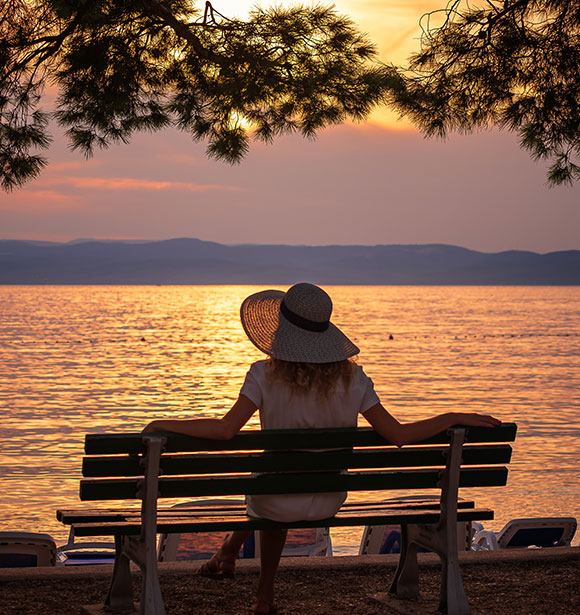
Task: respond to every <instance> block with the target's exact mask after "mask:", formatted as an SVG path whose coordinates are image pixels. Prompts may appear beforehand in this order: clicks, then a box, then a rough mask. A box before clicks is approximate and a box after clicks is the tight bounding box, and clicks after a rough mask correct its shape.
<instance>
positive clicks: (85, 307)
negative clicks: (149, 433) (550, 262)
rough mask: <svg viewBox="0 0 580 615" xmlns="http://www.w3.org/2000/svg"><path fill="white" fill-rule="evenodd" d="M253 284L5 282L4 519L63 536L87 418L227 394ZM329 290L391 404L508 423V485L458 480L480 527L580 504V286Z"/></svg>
mask: <svg viewBox="0 0 580 615" xmlns="http://www.w3.org/2000/svg"><path fill="white" fill-rule="evenodd" d="M255 290H257V289H256V287H250V286H206V287H200V286H195V287H187V286H168V287H166V286H159V287H154V286H142V287H134V286H131V287H119V286H109V287H104V286H85V287H79V286H66V287H64V286H63V287H55V286H36V287H34V286H26V287H17V286H5V287H0V315H1V319H0V408H1V410H0V411H1V421H0V475H1V489H2V511H1V513H0V530H22V531H42V532H48V533H50V534H52V535H53V536H54V537H55V538H56V539H57V543H59V544H60V543H62V542H65V538H66V535H67V531H66V529H65V528H64V527H61V526H60V524H59V523H57V521H56V520H55V509H56V508H58V507H76V506H78V504H79V501H78V481H79V478H80V465H81V456H82V448H83V438H84V434H85V433H87V432H105V431H108V432H114V431H125V430H140V429H141V428H142V427H143V426H144V425H145V424H146V423H147V422H148V421H150V420H151V419H153V418H156V417H193V416H198V417H202V416H205V417H209V416H219V415H220V414H221V413H223V412H224V411H225V410H227V409H228V408H229V407H230V405H231V404H232V402H233V401H234V400H235V399H236V397H237V394H238V390H239V387H240V385H241V383H242V381H243V378H244V375H245V372H246V370H247V368H248V366H249V364H250V363H251V362H252V361H255V360H257V359H259V358H261V354H260V353H259V352H258V351H257V350H256V349H255V348H254V347H253V346H252V344H251V343H250V342H249V341H248V340H247V339H246V337H245V335H244V333H243V330H242V328H241V325H240V323H239V318H238V310H239V305H240V303H241V301H242V300H243V298H244V297H246V296H247V295H248V294H250V293H251V292H254V291H255ZM327 290H328V291H329V293H330V294H331V296H332V297H333V299H334V304H335V310H334V317H333V320H334V322H335V323H336V324H338V325H339V326H340V327H342V328H343V329H344V330H345V332H346V333H347V334H348V335H349V336H350V337H351V338H352V339H353V340H354V341H355V342H356V343H357V345H358V346H359V347H360V348H361V350H362V352H361V355H360V358H359V362H360V363H361V364H362V365H363V366H364V367H365V370H366V372H367V373H368V374H369V375H370V376H371V377H372V378H373V380H374V382H375V387H376V390H377V392H378V394H379V396H380V397H381V399H382V401H383V403H384V404H385V405H386V406H387V408H389V410H390V411H391V412H392V413H393V414H394V415H395V416H396V417H397V418H399V419H401V420H403V421H407V420H413V419H419V418H424V417H427V416H430V415H432V414H434V413H439V412H445V411H450V410H457V411H466V412H484V413H493V414H494V415H496V416H497V417H499V418H501V419H503V420H506V421H515V422H517V423H518V425H519V432H518V439H517V441H516V443H515V448H514V456H513V463H512V464H511V471H510V476H509V479H508V485H507V487H496V488H493V489H488V490H486V491H482V492H479V491H478V490H465V491H464V492H463V493H462V495H463V496H464V497H474V498H475V499H476V501H477V502H478V504H480V505H482V506H490V507H493V508H494V509H495V511H496V519H495V520H494V521H493V522H487V524H486V527H488V528H490V529H494V530H498V529H500V528H501V527H502V526H503V525H504V524H505V523H506V522H507V521H508V520H510V519H513V518H521V517H536V516H574V517H576V518H580V464H579V460H580V419H579V417H580V326H579V325H580V287H352V286H350V287H328V288H327ZM391 335H392V337H393V339H390V336H391ZM361 421H363V422H364V420H363V419H361ZM257 424H258V423H257V417H256V420H252V422H251V423H250V424H249V425H248V426H247V427H248V428H252V427H257ZM361 424H362V423H361ZM393 495H397V494H393ZM360 534H361V531H360V529H355V530H341V531H337V532H334V533H333V538H334V544H335V552H337V553H338V554H344V553H352V552H356V549H357V548H358V542H359V540H360ZM577 543H578V536H577V537H576V538H575V540H574V544H577Z"/></svg>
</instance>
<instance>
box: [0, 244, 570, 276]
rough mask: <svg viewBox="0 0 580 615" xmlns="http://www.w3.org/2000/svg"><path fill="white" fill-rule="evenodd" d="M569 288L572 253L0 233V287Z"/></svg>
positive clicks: (435, 246)
mask: <svg viewBox="0 0 580 615" xmlns="http://www.w3.org/2000/svg"><path fill="white" fill-rule="evenodd" d="M298 281H310V282H314V283H319V284H417V285H423V284H435V285H444V284H449V285H507V284H513V285H578V284H580V250H568V251H563V252H551V253H549V254H537V253H535V252H523V251H517V250H510V251H507V252H499V253H495V254H488V253H484V252H476V251H474V250H467V249H466V248H460V247H456V246H447V245H438V244H433V245H378V246H287V245H236V246H227V245H223V244H219V243H213V242H208V241H200V240H199V239H170V240H167V241H143V242H133V241H94V240H81V241H73V242H70V243H50V242H38V241H10V240H0V284H272V285H284V284H292V283H295V282H298Z"/></svg>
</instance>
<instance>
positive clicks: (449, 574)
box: [438, 553, 469, 615]
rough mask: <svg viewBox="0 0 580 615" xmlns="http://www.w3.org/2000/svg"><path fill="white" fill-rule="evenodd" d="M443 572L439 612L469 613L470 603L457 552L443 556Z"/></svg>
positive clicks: (449, 614)
mask: <svg viewBox="0 0 580 615" xmlns="http://www.w3.org/2000/svg"><path fill="white" fill-rule="evenodd" d="M441 564H442V566H443V574H442V578H441V597H440V601H439V610H438V613H441V614H442V615H469V603H468V602H467V596H466V595H465V590H464V589H463V581H462V579H461V571H460V570H459V559H458V557H457V553H455V554H453V553H450V554H449V555H448V556H447V557H446V556H444V555H443V556H441Z"/></svg>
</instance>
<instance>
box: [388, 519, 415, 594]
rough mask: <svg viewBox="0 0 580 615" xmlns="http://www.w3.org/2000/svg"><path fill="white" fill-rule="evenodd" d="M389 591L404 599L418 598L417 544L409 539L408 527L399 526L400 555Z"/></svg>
mask: <svg viewBox="0 0 580 615" xmlns="http://www.w3.org/2000/svg"><path fill="white" fill-rule="evenodd" d="M389 593H390V594H392V595H394V596H396V597H397V598H401V599H404V600H417V599H418V598H419V565H418V563H417V544H416V543H414V542H410V541H409V528H408V527H407V526H406V525H403V526H402V527H401V555H400V556H399V565H398V566H397V571H396V572H395V577H394V579H393V582H392V583H391V587H390V589H389Z"/></svg>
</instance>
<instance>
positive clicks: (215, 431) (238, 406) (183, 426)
mask: <svg viewBox="0 0 580 615" xmlns="http://www.w3.org/2000/svg"><path fill="white" fill-rule="evenodd" d="M257 409H258V407H257V406H256V404H254V402H253V401H251V400H250V399H248V398H247V397H246V396H245V395H240V396H239V398H238V400H237V401H236V403H235V404H234V405H233V406H232V408H231V410H229V412H227V414H225V415H224V416H222V417H221V418H219V419H160V420H157V421H152V422H151V423H149V425H147V427H145V429H144V430H143V433H148V432H152V431H173V432H175V433H182V434H185V435H187V436H195V437H197V438H207V439H209V440H231V438H233V437H234V436H235V435H236V434H237V433H238V431H240V429H241V428H242V427H243V426H244V425H245V424H246V423H247V422H248V421H249V420H250V417H251V416H252V415H253V414H254V412H255V411H256V410H257Z"/></svg>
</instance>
